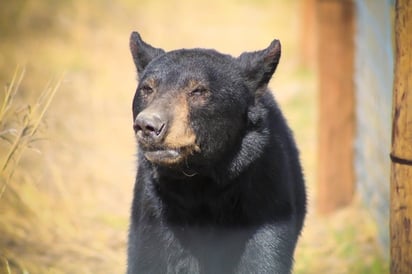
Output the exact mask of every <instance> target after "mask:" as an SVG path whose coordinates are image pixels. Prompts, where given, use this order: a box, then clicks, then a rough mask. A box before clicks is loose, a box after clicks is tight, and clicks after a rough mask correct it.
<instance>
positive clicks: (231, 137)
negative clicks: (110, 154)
mask: <svg viewBox="0 0 412 274" xmlns="http://www.w3.org/2000/svg"><path fill="white" fill-rule="evenodd" d="M130 49H131V53H132V56H133V60H134V63H135V65H136V68H137V73H138V82H139V84H138V87H137V90H136V93H135V96H134V99H133V119H134V130H135V134H136V138H137V140H138V143H139V147H140V150H141V152H142V153H143V155H144V157H145V158H146V159H147V160H148V161H150V162H151V163H153V164H156V165H161V166H172V167H173V166H179V165H181V164H185V165H188V164H191V163H194V164H196V163H209V164H211V163H215V164H218V163H217V161H218V160H219V161H221V160H222V159H229V158H230V157H231V156H230V155H232V154H233V153H235V152H236V151H238V150H239V147H240V146H241V143H242V139H243V138H244V136H245V135H246V134H247V132H248V130H249V129H248V127H250V126H251V124H253V123H257V121H256V120H258V118H256V117H254V118H253V117H252V116H253V115H251V111H250V109H251V108H252V107H253V106H254V105H255V104H256V102H257V100H259V98H260V97H262V95H263V94H264V93H265V92H266V90H267V84H268V82H269V80H270V78H271V76H272V74H273V73H274V71H275V69H276V66H277V64H278V61H279V58H280V43H279V41H278V40H274V41H273V42H272V43H271V44H270V46H269V47H268V48H266V49H264V50H261V51H256V52H246V53H243V54H242V55H240V56H239V57H238V58H234V57H231V56H229V55H224V54H221V53H218V52H217V51H214V50H205V49H180V50H175V51H170V52H165V51H164V50H162V49H159V48H155V47H152V46H151V45H149V44H147V43H145V42H144V41H143V40H142V39H141V37H140V35H139V34H138V33H137V32H133V33H132V34H131V37H130ZM255 116H256V115H255ZM254 120H255V121H254Z"/></svg>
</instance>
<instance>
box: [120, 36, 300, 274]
mask: <svg viewBox="0 0 412 274" xmlns="http://www.w3.org/2000/svg"><path fill="white" fill-rule="evenodd" d="M130 49H131V53H132V56H133V60H134V63H135V65H136V68H137V74H138V87H137V90H136V93H135V95H134V99H133V119H134V125H133V126H134V131H135V135H136V139H137V142H138V172H137V178H136V182H135V188H134V198H133V204H132V213H131V224H130V231H129V240H128V241H129V242H128V260H127V263H128V266H127V267H128V270H127V273H128V274H136V273H145V274H146V273H190V274H191V273H210V274H216V273H224V274H227V273H245V274H246V273H248V274H249V273H280V274H284V273H290V272H291V269H292V264H293V253H294V249H295V246H296V242H297V239H298V237H299V234H300V231H301V229H302V225H303V221H304V217H305V214H306V192H305V186H304V180H303V175H302V169H301V166H300V162H299V155H298V150H297V148H296V145H295V142H294V139H293V137H292V133H291V131H290V129H289V127H288V125H287V124H286V121H285V119H284V117H283V115H282V113H281V111H280V109H279V107H278V106H277V104H276V102H275V100H274V98H273V96H272V94H271V93H270V91H269V90H268V88H267V85H268V82H269V80H270V79H271V77H272V74H273V73H274V71H275V69H276V67H277V65H278V62H279V58H280V51H281V49H280V42H279V41H278V40H274V41H273V42H272V43H271V44H270V46H269V47H268V48H266V49H264V50H261V51H256V52H245V53H243V54H241V55H240V56H239V57H237V58H234V57H232V56H230V55H224V54H221V53H219V52H217V51H215V50H208V49H180V50H175V51H170V52H165V51H164V50H162V49H160V48H155V47H152V46H151V45H149V44H148V43H146V42H144V41H143V40H142V39H141V37H140V35H139V34H138V33H137V32H133V33H132V34H131V37H130Z"/></svg>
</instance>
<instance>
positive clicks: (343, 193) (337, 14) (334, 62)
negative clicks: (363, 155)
mask: <svg viewBox="0 0 412 274" xmlns="http://www.w3.org/2000/svg"><path fill="white" fill-rule="evenodd" d="M316 5H317V28H318V37H319V40H318V65H319V67H318V71H319V100H318V103H319V138H318V148H319V149H318V153H319V154H318V190H317V201H318V204H317V208H318V211H319V212H320V213H324V214H325V213H329V212H332V211H334V210H335V209H337V208H339V207H341V206H345V205H347V204H348V203H350V201H351V200H352V197H353V193H354V185H355V182H354V181H355V179H354V167H353V157H354V156H353V151H354V148H353V140H354V128H355V114H354V96H355V95H354V82H353V74H354V21H355V20H354V4H353V1H351V0H317V3H316Z"/></svg>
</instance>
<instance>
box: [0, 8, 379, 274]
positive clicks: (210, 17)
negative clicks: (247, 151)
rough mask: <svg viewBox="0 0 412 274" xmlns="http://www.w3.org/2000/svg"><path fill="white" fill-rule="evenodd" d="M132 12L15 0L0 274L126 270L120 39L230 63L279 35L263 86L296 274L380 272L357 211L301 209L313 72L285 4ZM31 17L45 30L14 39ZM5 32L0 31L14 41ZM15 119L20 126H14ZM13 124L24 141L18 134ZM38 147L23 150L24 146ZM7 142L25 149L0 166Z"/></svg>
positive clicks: (366, 221)
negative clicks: (281, 153)
mask: <svg viewBox="0 0 412 274" xmlns="http://www.w3.org/2000/svg"><path fill="white" fill-rule="evenodd" d="M51 2H53V1H47V2H45V3H51ZM138 2H139V3H136V1H132V0H122V1H117V2H115V3H114V2H110V1H109V2H107V1H103V2H101V1H97V0H93V1H89V2H87V3H86V2H84V1H77V0H75V1H70V4H67V6H65V5H57V6H53V7H52V8H53V10H48V7H49V4H47V5H46V4H44V5H43V4H42V5H41V6H40V7H41V8H39V7H37V8H33V7H34V6H36V5H35V3H37V2H36V1H28V3H29V4H27V5H26V8H27V10H24V11H22V12H21V14H22V18H26V19H24V21H23V22H20V23H19V22H16V24H17V25H18V26H20V27H19V28H16V29H18V30H19V31H21V32H22V34H21V35H19V36H18V37H15V38H13V37H11V36H8V38H7V39H4V41H3V40H2V43H1V44H0V84H4V83H6V82H8V81H9V79H10V78H12V79H14V80H13V81H11V84H10V85H9V86H8V87H9V88H8V91H7V92H8V93H7V92H6V93H5V94H6V96H5V97H2V98H1V99H2V100H1V102H0V104H5V106H6V107H3V108H5V109H7V113H8V114H7V115H6V117H8V118H2V119H0V124H1V125H2V127H1V129H0V132H1V136H2V137H3V138H2V139H0V152H1V153H0V160H1V161H2V162H0V165H1V164H2V165H3V166H4V163H5V161H6V162H8V163H7V164H6V169H7V170H9V171H13V172H12V173H7V174H8V175H7V176H10V174H12V175H13V176H11V177H9V178H10V179H8V182H7V183H6V184H7V185H8V186H7V187H6V188H5V187H4V185H5V184H4V182H5V181H4V180H5V179H3V177H2V181H1V184H0V187H1V188H2V189H3V188H4V191H3V196H2V198H1V199H0V273H13V274H17V273H30V274H37V273H56V274H58V273H76V274H78V273H82V274H83V273H85V274H87V273H93V274H95V273H123V272H124V271H125V253H126V233H127V227H128V215H129V206H130V201H131V193H132V187H133V181H134V180H133V177H134V172H135V166H134V165H135V158H134V153H135V145H134V138H133V133H132V129H131V99H132V96H133V92H134V89H135V75H134V71H135V68H134V67H133V62H132V60H131V57H130V53H129V50H128V37H129V34H130V32H131V31H132V30H138V31H140V32H141V34H142V36H143V37H144V39H146V40H147V41H150V42H151V43H153V45H155V46H162V47H164V48H165V49H167V50H170V49H174V48H181V47H213V48H217V49H219V50H221V51H223V52H227V53H232V54H234V55H237V54H239V53H240V52H242V51H243V50H255V49H259V48H264V47H266V46H267V45H268V44H269V43H270V41H271V40H272V39H273V38H279V39H280V40H281V41H282V46H283V56H282V60H281V63H280V65H279V68H278V72H277V74H276V75H275V77H274V79H273V81H272V88H273V90H274V93H275V95H276V97H277V98H278V100H279V102H280V104H281V106H282V108H283V110H284V112H285V114H286V116H287V117H288V118H289V121H290V123H291V126H292V128H293V129H294V131H295V134H296V137H297V140H298V144H299V146H300V148H301V151H302V152H301V154H302V159H303V163H304V168H305V173H306V177H307V181H308V186H309V193H310V214H309V218H308V222H307V224H306V228H305V231H304V233H303V237H302V239H301V241H300V243H299V248H298V250H297V256H296V266H295V272H296V273H385V272H387V264H386V263H385V261H384V260H382V259H381V258H382V257H381V255H380V252H379V250H378V249H377V246H376V235H375V234H376V232H375V230H374V224H373V223H372V222H371V221H370V220H371V219H370V218H369V215H368V214H367V213H366V212H365V210H363V209H362V206H361V205H360V203H354V205H353V206H351V207H350V208H348V209H345V210H344V211H342V212H338V213H337V214H335V215H333V216H330V217H320V216H317V215H316V214H315V213H314V212H313V210H312V207H313V204H314V203H315V202H316V200H315V198H316V197H314V194H315V193H316V191H315V186H316V184H315V182H314V178H315V174H314V170H315V169H316V164H315V154H316V135H315V134H316V120H317V119H316V83H315V81H314V80H315V75H314V73H313V72H310V71H305V70H303V69H302V68H301V67H300V66H299V58H298V56H299V54H298V50H299V46H298V42H299V41H298V38H299V28H298V27H299V12H298V8H299V5H298V1H275V2H274V1H266V0H260V1H247V0H240V1H239V0H229V1H218V0H212V1H207V2H205V1H188V0H183V1H177V0H173V1H160V0H158V1H138ZM102 3H103V4H102ZM30 9H31V10H30ZM171 11H173V12H171ZM39 13H40V15H39ZM42 13H44V14H43V15H41V14H42ZM33 14H34V15H33ZM23 15H24V16H23ZM39 16H40V18H44V22H49V24H51V23H53V28H52V31H50V30H49V29H40V30H39V29H38V30H37V31H35V32H32V31H31V30H30V29H27V28H30V26H31V24H30V22H28V21H27V20H28V19H27V18H39ZM42 16H43V17H42ZM47 16H52V17H50V18H48V17H47ZM50 22H51V23H50ZM22 26H25V27H22ZM0 27H1V24H0ZM35 27H38V25H37V26H35ZM9 28H11V29H9V30H8V31H7V33H8V34H11V33H13V27H10V26H9ZM26 29H27V31H26V33H24V30H26ZM16 41H17V42H16ZM17 63H22V64H27V65H26V67H27V68H26V74H25V76H24V79H23V80H20V76H21V74H20V73H19V72H18V73H17V74H16V75H15V76H14V78H13V77H10V75H13V73H12V72H10V71H9V70H10V69H9V67H10V64H17ZM62 70H65V71H67V72H66V73H65V77H64V80H63V81H60V82H59V81H56V82H53V83H50V84H49V85H48V86H47V88H46V90H48V92H47V94H46V95H44V96H41V93H42V91H43V90H45V89H44V87H43V85H44V79H50V78H51V77H50V75H55V74H56V72H59V71H62ZM6 72H7V73H6ZM57 82H59V83H60V87H59V88H58V90H59V91H58V92H57V93H56V90H57V86H56V85H57ZM11 87H13V88H11ZM55 88H56V89H55ZM7 94H8V95H7ZM52 95H54V99H53V102H52V103H51V97H50V96H52ZM52 97H53V96H52ZM7 98H8V99H7ZM11 98H12V100H11ZM38 98H42V99H38ZM48 99H50V100H48ZM10 100H11V101H10ZM10 102H11V103H10ZM29 102H34V103H29ZM7 106H9V107H8V108H7ZM27 106H30V107H27ZM3 108H2V109H3ZM17 109H19V110H21V112H20V113H19V114H17V113H18V112H15V110H17ZM46 109H48V111H47V113H45V112H43V110H44V111H45V110H46ZM2 112H3V110H2ZM29 112H30V114H29ZM27 115H29V116H30V115H32V116H31V118H30V119H29V121H30V123H28V122H29V121H26V122H27V123H28V124H25V122H24V116H27ZM39 118H41V119H39ZM6 120H8V121H13V124H10V123H4V121H6ZM36 121H37V122H36ZM2 123H3V124H2ZM11 125H12V126H11ZM17 125H18V127H17ZM36 125H37V126H36ZM24 128H28V129H26V131H25V132H24V134H23V135H24V136H26V137H24V136H22V137H19V136H20V135H21V134H22V133H23V131H24V130H22V129H24ZM10 129H11V130H10ZM29 129H30V130H29ZM30 132H33V135H30V134H29V133H30ZM40 133H41V134H40ZM13 134H14V135H13ZM23 137H24V138H23ZM45 137H47V140H46V141H44V142H37V143H35V149H26V148H28V147H30V146H32V145H33V141H35V140H37V139H38V138H41V139H43V138H45ZM4 138H6V139H9V141H7V140H5V139H4ZM15 138H20V139H21V140H23V139H24V140H25V141H24V142H25V143H24V146H22V147H21V148H22V150H16V152H13V153H11V157H10V160H8V161H7V159H8V158H9V157H8V156H7V155H9V154H10V149H11V148H12V147H13V141H15V140H16V139H15ZM10 141H11V142H10ZM19 142H22V141H19ZM21 144H23V143H21ZM23 148H24V149H23ZM36 151H37V152H41V154H39V153H37V152H36ZM14 157H16V158H14ZM5 159H6V160H5ZM11 159H15V160H11ZM18 159H19V161H16V160H18ZM17 164H18V165H17ZM9 171H8V172H9ZM2 176H3V175H2ZM7 176H6V178H7Z"/></svg>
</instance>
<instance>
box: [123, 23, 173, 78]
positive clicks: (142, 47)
mask: <svg viewBox="0 0 412 274" xmlns="http://www.w3.org/2000/svg"><path fill="white" fill-rule="evenodd" d="M130 51H131V53H132V56H133V61H134V64H135V65H136V69H137V73H138V74H140V73H142V71H143V70H144V69H145V68H146V66H147V65H148V64H149V63H150V61H152V60H153V59H154V58H156V57H157V56H159V55H162V54H164V53H165V51H164V50H163V49H159V48H154V47H152V46H151V45H149V44H147V43H145V42H144V41H143V40H142V37H140V34H139V33H138V32H136V31H134V32H132V34H131V35H130Z"/></svg>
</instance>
